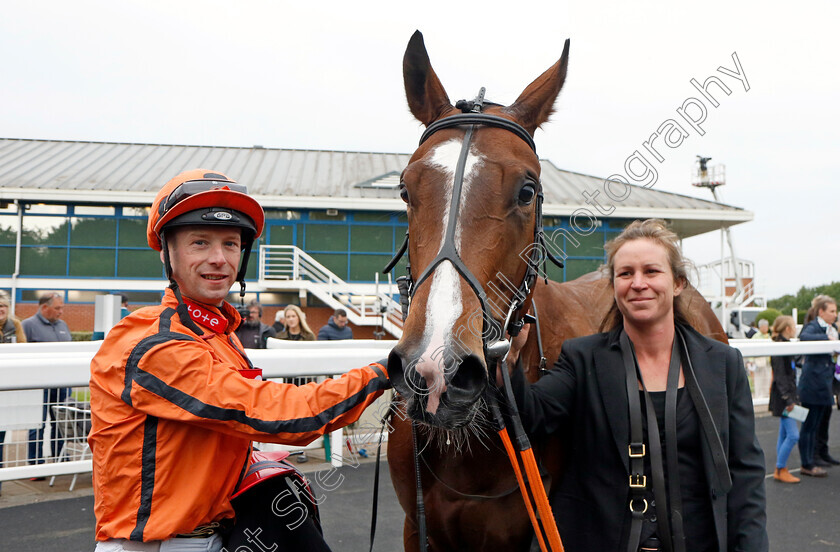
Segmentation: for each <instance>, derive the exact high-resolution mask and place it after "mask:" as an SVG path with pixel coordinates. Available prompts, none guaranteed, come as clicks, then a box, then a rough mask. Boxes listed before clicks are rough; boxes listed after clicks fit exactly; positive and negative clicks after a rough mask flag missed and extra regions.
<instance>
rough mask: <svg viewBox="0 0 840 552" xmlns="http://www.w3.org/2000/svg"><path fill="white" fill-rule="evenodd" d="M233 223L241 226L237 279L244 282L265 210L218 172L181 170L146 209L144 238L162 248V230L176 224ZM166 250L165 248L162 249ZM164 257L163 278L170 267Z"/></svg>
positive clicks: (153, 245) (169, 271) (214, 224)
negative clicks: (147, 216)
mask: <svg viewBox="0 0 840 552" xmlns="http://www.w3.org/2000/svg"><path fill="white" fill-rule="evenodd" d="M198 225H209V226H234V227H237V228H241V229H242V251H243V255H242V266H241V267H240V269H239V274H238V275H237V280H239V281H240V282H241V283H243V284H244V282H243V280H244V278H245V271H246V270H247V268H248V266H247V265H248V257H249V255H250V252H251V246H252V245H253V243H254V240H255V239H257V238H258V237H259V236H260V234H262V231H263V226H264V225H265V213H264V212H263V209H262V207H261V206H260V204H259V203H258V202H257V200H255V199H254V198H252V197H251V196H249V195H248V190H247V188H246V187H245V186H244V185H242V184H237V183H236V181H234V180H232V179H230V178H228V177H227V176H225V175H224V174H222V173H219V172H216V171H210V170H205V169H194V170H191V171H185V172H182V173H181V174H179V175H178V176H176V177H175V178H173V179H172V180H170V181H169V182H167V183H166V185H165V186H164V187H163V188H161V190H160V191H159V192H158V194H157V196H156V197H155V200H154V202H153V203H152V208H151V210H150V211H149V222H148V224H147V226H146V239H147V241H148V242H149V247H151V248H152V249H154V250H155V251H161V250H163V243H164V241H165V237H164V232H165V230H167V229H171V228H174V227H177V226H198ZM165 253H168V251H165ZM165 257H166V264H167V266H166V272H167V277H169V278H170V279H171V270H170V267H169V266H168V264H169V263H168V255H165Z"/></svg>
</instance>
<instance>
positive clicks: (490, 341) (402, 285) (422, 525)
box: [383, 87, 563, 552]
mask: <svg viewBox="0 0 840 552" xmlns="http://www.w3.org/2000/svg"><path fill="white" fill-rule="evenodd" d="M484 92H485V89H484V88H483V87H482V88H481V90H479V93H478V96H477V97H476V99H475V100H474V101H472V102H466V101H460V102H458V103H457V104H456V107H458V108H460V109H461V110H462V113H458V114H455V115H451V116H449V117H445V118H443V119H440V120H438V121H435V122H434V123H432V124H430V125H429V126H428V127H427V128H426V131H425V132H424V133H423V135H422V136H421V138H420V145H422V144H423V143H424V142H425V141H426V140H428V138H429V137H430V136H431V135H432V134H434V133H435V132H437V131H439V130H443V129H448V128H456V127H464V126H466V131H465V135H464V140H463V142H462V144H461V151H460V153H459V155H458V163H457V165H456V168H455V178H454V183H453V189H452V199H451V201H450V208H449V213H450V214H451V216H450V218H449V221H448V222H447V227H446V233H445V234H444V240H443V245H442V246H441V249H440V252H438V254H437V256H436V257H435V258H434V259H433V260H432V262H431V263H430V264H429V265H428V266H427V267H426V268H425V269H424V270H423V272H422V273H421V274H420V277H419V278H417V280H416V281H415V280H413V277H412V274H411V258H410V254H409V258H408V263H407V266H406V275H405V276H400V277H399V278H397V286H398V289H399V291H400V305H401V306H402V311H403V319H405V318H406V317H407V316H408V310H409V308H410V306H411V300H412V298H413V296H414V294H415V293H416V291H417V288H418V287H419V286H421V285H422V284H423V283H424V282H425V281H426V280H427V279H428V278H429V276H430V275H431V274H432V273H433V272H434V270H435V268H436V267H437V266H438V265H440V264H441V263H443V262H444V261H449V263H450V264H451V265H452V266H453V268H455V270H456V271H457V272H458V273H459V274H460V275H461V277H463V278H464V280H465V281H466V282H467V284H468V285H469V286H470V288H471V289H472V290H473V292H474V293H475V295H476V296H477V297H478V299H479V302H480V303H481V311H482V319H483V332H482V346H483V349H484V358H485V361H486V364H487V369H488V371H491V370H492V372H491V373H494V372H495V370H496V366H497V365H499V364H500V365H501V371H502V373H503V378H504V380H505V388H506V390H507V396H506V401H505V403H506V404H504V406H505V408H506V410H507V414H508V417H509V418H510V420H511V423H512V425H513V432H514V437H515V439H516V445H517V449H518V457H517V450H515V449H514V446H513V443H512V442H511V439H510V436H509V434H508V430H507V428H506V426H505V420H504V416H503V415H502V412H501V407H500V405H499V403H498V402H497V400H496V396H495V390H494V389H493V388H492V387H491V385H492V384H490V383H489V382H488V393H487V397H488V404H489V405H490V409H491V411H492V412H493V415H494V417H495V419H496V422H497V425H498V427H499V430H498V432H499V437H500V438H501V440H502V443H503V445H504V447H505V451H506V452H507V454H508V458H509V459H510V462H511V466H512V467H513V470H514V473H515V475H516V479H517V482H518V487H519V489H520V490H521V492H522V496H523V499H524V502H525V508H526V510H527V511H528V516H529V518H530V519H531V524H532V526H533V528H534V532H535V534H536V536H537V539H538V541H539V543H540V548H541V550H543V552H546V551H548V550H551V551H552V552H562V551H563V544H562V542H561V540H560V534H559V532H558V530H557V524H556V522H555V521H554V515H553V514H552V512H551V506H550V505H549V503H548V497H547V495H546V492H545V487H544V485H543V482H542V477H541V474H540V471H539V468H538V467H537V462H536V459H535V458H534V452H533V450H532V448H531V444H530V442H529V441H528V437H527V435H526V434H525V431H524V429H523V428H522V423H521V420H520V418H519V413H518V411H517V408H516V402H515V400H514V397H513V392H512V390H511V387H510V376H509V374H508V372H507V367H506V365H505V363H504V360H503V359H504V358H505V356H507V353H508V351H509V350H510V341H508V340H507V339H505V331H506V332H507V333H508V334H509V335H510V336H513V337H515V336H516V335H518V334H519V331H520V330H521V329H522V326H523V324H524V323H525V317H524V315H523V314H522V312H521V311H522V310H523V307H524V306H525V302H526V301H527V300H528V298H529V297H530V296H531V292H532V290H533V286H534V283H535V282H536V280H537V268H538V267H539V265H540V263H542V265H543V274H544V275H545V274H546V270H545V264H546V259H549V260H551V261H552V262H553V263H555V264H556V265H557V266H559V267H561V268H562V267H563V263H562V262H561V261H560V260H558V259H557V258H556V257H554V255H552V254H551V252H550V251H549V250H548V248H547V247H546V245H545V234H544V232H543V221H542V204H543V190H542V183H538V190H537V194H536V195H537V197H536V206H535V209H536V213H535V221H534V242H533V245H534V246H535V247H532V248H531V250H530V252H529V257H528V260H527V262H526V270H525V276H524V277H523V279H522V283H521V284H520V285H519V288H517V290H516V291H515V292H514V293H513V297H512V298H511V302H512V303H511V305H510V307H509V309H508V311H507V314H506V316H505V318H504V321H503V323H501V324H500V323H499V321H497V320H496V319H495V318H494V317H493V314H492V312H491V311H490V309H489V308H488V300H487V294H486V292H485V291H484V288H483V286H482V285H481V283H480V282H479V281H478V279H477V278H476V277H475V275H473V273H472V272H471V271H470V270H469V268H467V266H466V265H465V264H464V261H463V260H462V259H461V256H460V254H459V253H458V251H457V248H456V247H455V230H456V225H457V222H458V216H457V213H458V212H459V206H460V203H461V193H462V189H463V185H464V170H465V167H466V161H467V157H468V155H469V149H470V143H471V142H472V139H473V135H474V133H475V132H476V127H477V126H486V127H493V128H500V129H503V130H507V131H508V132H511V133H513V134H515V135H516V136H517V137H519V138H520V139H521V140H523V141H524V142H525V143H526V144H528V146H529V147H530V148H531V150H532V151H533V152H534V154H536V146H535V144H534V140H533V138H532V137H531V135H530V133H529V132H528V131H527V130H525V129H524V128H523V127H522V126H521V125H519V124H518V123H516V122H514V121H511V120H509V119H505V118H503V117H498V116H496V115H490V114H487V113H483V112H482V109H483V108H484ZM408 240H409V233H408V231H406V234H405V240H404V242H403V244H402V246H401V247H400V249H399V251H398V252H397V254H396V255H394V257H393V258H392V259H391V261H390V262H389V263H388V265H387V266H386V267H385V268H384V269H383V273H388V272H390V271H391V270H392V269H393V268H394V266H396V264H397V263H398V262H399V260H400V259H401V258H402V256H403V255H405V254H407V253H408ZM545 278H546V280H547V278H548V277H547V276H545ZM541 345H542V344H541V343H540V349H542V346H541ZM492 379H493V378H491V381H492ZM411 427H412V439H413V444H414V456H415V458H414V464H415V479H416V493H417V494H416V496H417V526H418V537H419V541H420V542H419V544H420V550H422V551H425V550H427V546H428V542H427V532H426V520H425V506H424V503H423V487H422V482H421V478H420V462H421V457H420V453H419V449H418V447H417V435H416V429H415V424H414V422H413V421H412V424H411ZM520 460H521V462H522V466H523V467H524V472H525V474H524V476H523V473H522V470H521V469H520V464H519V463H520ZM430 471H431V470H430ZM432 475H434V473H432ZM526 477H527V479H526ZM441 483H442V482H441ZM444 486H446V485H445V484H444ZM447 487H448V486H447ZM534 505H535V506H536V509H537V510H538V512H539V516H537V514H536V513H535V512H534ZM543 534H545V539H544V537H543ZM546 540H547V541H548V544H549V545H550V548H547V547H546V542H545V541H546Z"/></svg>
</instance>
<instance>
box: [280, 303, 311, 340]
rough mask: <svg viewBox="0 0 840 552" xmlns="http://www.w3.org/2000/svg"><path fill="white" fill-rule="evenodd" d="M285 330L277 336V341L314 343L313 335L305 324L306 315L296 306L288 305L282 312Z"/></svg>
mask: <svg viewBox="0 0 840 552" xmlns="http://www.w3.org/2000/svg"><path fill="white" fill-rule="evenodd" d="M284 316H285V317H286V329H285V330H283V331H282V332H280V333H278V334H277V339H288V340H289V341H315V333H314V332H313V331H312V330H311V329H309V325H308V324H307V323H306V314H305V313H304V312H303V311H302V310H300V307H298V306H297V305H288V306H287V307H286V309H285V311H284Z"/></svg>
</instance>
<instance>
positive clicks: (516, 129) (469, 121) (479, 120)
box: [420, 113, 537, 153]
mask: <svg viewBox="0 0 840 552" xmlns="http://www.w3.org/2000/svg"><path fill="white" fill-rule="evenodd" d="M463 125H484V126H492V127H496V128H502V129H504V130H507V131H510V132H512V133H514V134H516V135H517V136H519V137H520V138H521V139H522V140H523V141H524V142H525V143H526V144H528V147H530V148H531V150H532V151H533V152H534V153H537V146H536V144H534V139H533V138H532V137H531V135H530V134H528V131H527V130H525V129H524V128H522V126H521V125H519V124H517V123H514V122H513V121H511V120H510V119H505V118H504V117H499V116H497V115H488V114H486V113H456V114H455V115H451V116H449V117H445V118H443V119H440V120H438V121H435V122H434V123H432V124H430V125H429V126H428V127H426V131H425V132H424V133H423V135H422V136H421V137H420V145H423V142H425V141H426V140H427V139H428V138H429V136H431V135H432V134H434V133H435V132H437V131H439V130H441V129H444V128H452V127H458V126H463Z"/></svg>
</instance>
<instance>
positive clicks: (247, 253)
mask: <svg viewBox="0 0 840 552" xmlns="http://www.w3.org/2000/svg"><path fill="white" fill-rule="evenodd" d="M253 246H254V240H249V241H248V242H246V243H245V244H244V247H243V248H242V259H241V261H240V262H239V274H237V275H236V280H237V281H238V282H239V300H240V301H241V302H242V305H243V306H245V273H246V272H248V259H249V258H250V257H251V248H252V247H253Z"/></svg>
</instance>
